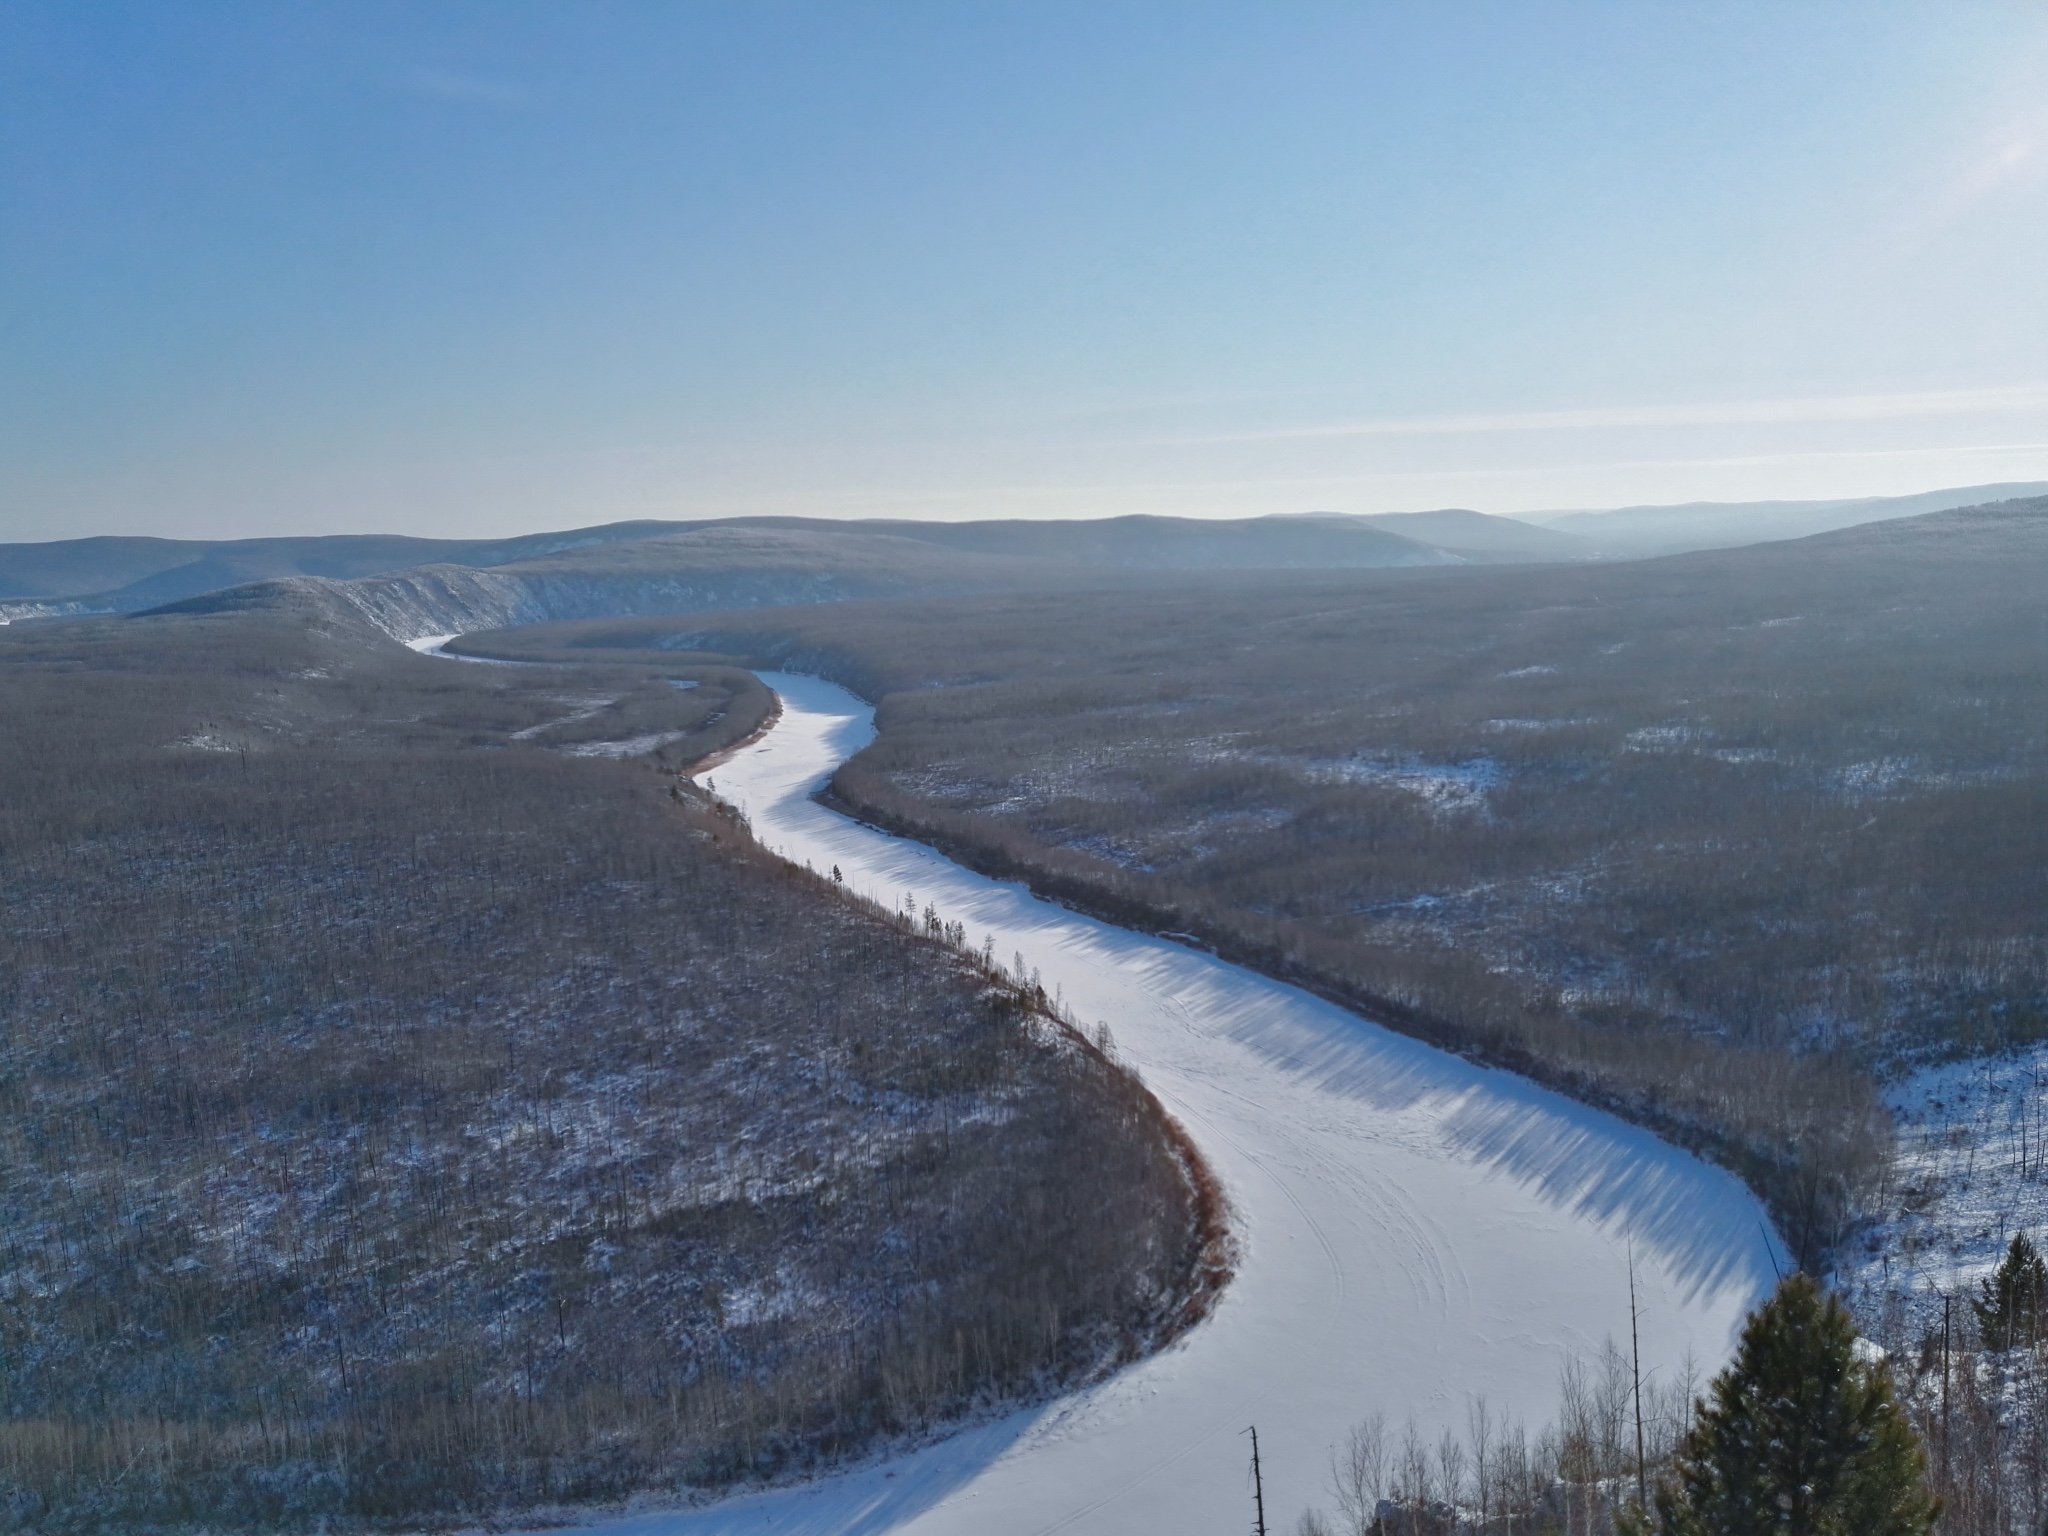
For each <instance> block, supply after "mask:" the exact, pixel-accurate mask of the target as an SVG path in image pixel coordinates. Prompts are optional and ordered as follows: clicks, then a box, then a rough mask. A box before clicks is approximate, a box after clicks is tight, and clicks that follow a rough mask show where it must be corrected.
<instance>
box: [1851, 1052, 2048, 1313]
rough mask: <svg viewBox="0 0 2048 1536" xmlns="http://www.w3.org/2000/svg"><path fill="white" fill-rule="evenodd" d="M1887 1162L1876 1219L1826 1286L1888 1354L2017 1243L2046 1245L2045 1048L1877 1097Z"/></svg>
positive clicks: (1923, 1073) (1920, 1078) (1964, 1067)
mask: <svg viewBox="0 0 2048 1536" xmlns="http://www.w3.org/2000/svg"><path fill="white" fill-rule="evenodd" d="M1885 1099H1886V1102H1887V1104H1888V1105H1889V1106H1890V1108H1891V1111H1892V1119H1893V1123H1894V1125H1895V1126H1896V1128H1897V1132H1898V1155H1897V1157H1896V1159H1895V1160H1894V1162H1893V1165H1892V1173H1891V1179H1890V1183H1889V1185H1888V1186H1887V1188H1886V1191H1885V1196H1884V1200H1883V1210H1882V1219H1881V1220H1879V1221H1878V1222H1876V1223H1875V1224H1873V1226H1872V1227H1871V1228H1870V1230H1869V1231H1867V1232H1866V1233H1865V1234H1864V1241H1863V1243H1862V1245H1861V1246H1860V1248H1859V1249H1858V1250H1856V1251H1854V1252H1852V1253H1850V1254H1847V1255H1845V1256H1844V1258H1843V1260H1842V1264H1841V1272H1840V1273H1839V1274H1838V1275H1837V1276H1836V1280H1837V1283H1838V1284H1839V1286H1840V1288H1841V1289H1842V1290H1843V1291H1844V1292H1845V1293H1846V1294H1847V1295H1848V1296H1849V1297H1850V1298H1851V1301H1852V1304H1853V1305H1854V1306H1855V1308H1856V1310H1857V1313H1858V1316H1859V1319H1860V1320H1861V1321H1862V1322H1863V1324H1864V1325H1865V1327H1867V1328H1870V1329H1872V1330H1874V1331H1875V1332H1876V1333H1877V1334H1878V1335H1879V1337H1881V1338H1883V1339H1885V1341H1886V1342H1887V1343H1888V1344H1890V1345H1891V1346H1892V1347H1894V1348H1897V1347H1901V1346H1905V1345H1910V1344H1912V1343H1914V1342H1916V1341H1917V1339H1918V1337H1919V1335H1920V1334H1921V1333H1922V1332H1923V1331H1924V1330H1926V1329H1929V1328H1933V1329H1936V1330H1938V1329H1939V1328H1940V1326H1941V1300H1942V1297H1944V1296H1947V1297H1950V1298H1952V1299H1959V1298H1963V1297H1968V1296H1974V1295H1975V1294H1976V1293H1977V1287H1978V1286H1979V1284H1981V1283H1982V1282H1983V1281H1984V1280H1986V1279H1988V1278H1989V1277H1990V1275H1991V1273H1992V1271H1993V1270H1995V1269H1997V1268H1998V1261H1999V1260H2000V1259H2001V1258H2003V1257H2004V1256H2005V1248H2006V1244H2007V1243H2009V1242H2010V1241H2011V1240H2012V1235H2013V1233H2014V1232H2015V1231H2023V1232H2025V1233H2026V1234H2027V1235H2028V1236H2029V1237H2030V1238H2032V1239H2033V1240H2034V1242H2035V1243H2036V1244H2042V1245H2048V1045H2034V1046H2030V1047H2027V1048H2025V1049H2021V1050H2014V1051H2008V1052H2006V1053H2005V1054H2004V1055H2000V1056H1993V1057H1983V1058H1977V1059H1974V1060H1968V1061H1951V1062H1941V1063H1938V1064H1935V1065H1932V1066H1927V1067H1923V1068H1921V1069H1920V1070H1919V1071H1917V1072H1914V1073H1911V1074H1910V1075H1908V1076H1907V1077H1906V1078H1904V1079H1903V1080H1902V1081H1900V1082H1898V1083H1896V1084H1894V1085H1893V1086H1892V1088H1891V1090H1890V1091H1889V1092H1888V1093H1887V1094H1886V1095H1885Z"/></svg>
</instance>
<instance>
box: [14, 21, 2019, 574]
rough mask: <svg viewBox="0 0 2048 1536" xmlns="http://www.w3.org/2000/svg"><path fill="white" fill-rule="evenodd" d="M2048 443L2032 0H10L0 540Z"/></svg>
mask: <svg viewBox="0 0 2048 1536" xmlns="http://www.w3.org/2000/svg"><path fill="white" fill-rule="evenodd" d="M2018 478H2048V6H2044V5H2043V4H2041V3H2039V0H2026V3H2017V0H2015V3H1990V0H1940V3H1929V4H1918V5H1915V4H1885V3H1881V0H1853V3H1841V4H1831V3H1824V0H1800V3H1796V4H1786V3H1782V0H1770V3H1743V0H1712V3H1704V0H1703V3H1679V0H1644V3H1638V4H1546V3H1540V0H1503V3H1498V4H1458V3H1445V0H1429V3H1422V0H1416V3H1413V4H1407V5H1374V4H1291V3H1286V0H1244V3H1240V4H1231V5H1206V4H1198V3H1173V4H1158V5H1145V4H1121V3H1116V0H1083V3H1073V4H1068V3H1060V0H1031V3H1026V4H1017V5H1000V4H971V5H970V4H964V3H963V4H957V5H941V4H919V3H897V4H856V3H837V4H824V3H820V4H815V5H791V4H776V3H746V4H737V3H735V4H716V3H698V4H685V3H682V0H675V3H669V4H660V5H632V4H605V5H595V4H588V5H578V4H557V5H521V4H509V3H488V4H459V3H446V0H437V3H433V4H390V5H385V4H368V3H365V4H345V5H321V4H310V5H276V4H269V3H265V4H204V3H192V0H180V3H177V4H162V3H157V0H150V3H142V4H119V3H111V0H93V3H89V4H88V3H82V0H68V3H33V0H31V3H23V0H0V538H54V537H64V536H71V535H77V534H84V533H101V532H138V533H140V532H146V533H170V534H189V535H204V536H225V535H232V534H243V533H271V532H320V531H335V530H342V529H372V528H374V529H387V530H393V531H412V532H435V533H483V532H494V531H513V530H520V529H529V528H537V527H546V526H562V525H567V524H571V523H580V522H592V521H598V520H604V519H611V518H619V517H643V516H703V515H718V514H724V513H730V512H743V511H747V512H752V511H764V512H765V511H788V512H812V513H820V514H827V515H855V514H871V513H886V514H891V515H910V516H926V517H965V516H990V515H1093V514H1106V513H1116V512H1126V511H1157V512H1176V511H1177V512H1186V513H1191V514H1197V515H1221V514H1226V513H1227V514H1246V513H1259V512H1283V511H1299V510H1304V509H1308V508H1316V507H1326V508H1339V509H1345V510H1355V511H1375V510H1392V509H1401V508H1415V507H1425V506H1432V505H1446V504H1457V505H1467V506H1477V507H1480V508H1482V509H1484V510H1490V511H1514V510H1518V509H1532V508H1543V507H1570V506H1599V505H1614V504H1620V503H1623V502H1629V501H1641V500H1685V499H1691V498H1695V497H1752V496H1772V495H1790V496H1827V495H1850V494H1868V493H1878V492H1886V491H1906V490H1918V489H1925V488H1929V487H1933V486H1938V485H1946V484H1965V483H1975V482H1979V481H1990V480H2000V479H2018Z"/></svg>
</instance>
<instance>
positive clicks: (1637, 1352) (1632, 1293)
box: [1628, 1234, 1650, 1509]
mask: <svg viewBox="0 0 2048 1536" xmlns="http://www.w3.org/2000/svg"><path fill="white" fill-rule="evenodd" d="M1628 1350H1629V1357H1630V1360H1631V1362H1632V1364H1633V1365H1634V1367H1635V1378H1636V1503H1637V1505H1638V1506H1639V1507H1640V1508H1643V1509H1648V1508H1649V1507H1650V1480H1649V1477H1648V1474H1647V1472H1646V1470H1645V1468H1644V1465H1643V1340H1642V1335H1641V1334H1640V1333H1639V1332H1638V1331H1637V1329H1636V1240H1635V1237H1634V1235H1633V1234H1631V1235H1630V1237H1629V1240H1628Z"/></svg>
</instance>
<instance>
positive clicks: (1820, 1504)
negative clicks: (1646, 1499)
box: [1656, 1275, 1939, 1536]
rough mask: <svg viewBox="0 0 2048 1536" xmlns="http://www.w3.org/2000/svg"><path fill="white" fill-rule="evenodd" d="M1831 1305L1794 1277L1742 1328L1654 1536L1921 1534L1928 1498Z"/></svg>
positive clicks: (1892, 1409)
mask: <svg viewBox="0 0 2048 1536" xmlns="http://www.w3.org/2000/svg"><path fill="white" fill-rule="evenodd" d="M1855 1344H1856V1329H1855V1326H1854V1324H1852V1323H1851V1322H1850V1321H1849V1314H1848V1313H1847V1312H1846V1311H1844V1310H1843V1308H1842V1305H1841V1303H1840V1302H1838V1301H1836V1300H1835V1299H1834V1298H1833V1297H1832V1296H1827V1295H1824V1294H1823V1293H1822V1291H1821V1288H1820V1287H1819V1286H1818V1285H1816V1284H1815V1283H1814V1282H1813V1281H1812V1280H1810V1279H1808V1278H1807V1277H1806V1276H1804V1275H1794V1276H1792V1278H1791V1279H1789V1280H1787V1281H1785V1283H1784V1284H1783V1285H1781V1286H1779V1287H1778V1293H1777V1295H1775V1296H1773V1297H1772V1298H1771V1300H1770V1301H1769V1302H1767V1303H1766V1304H1765V1305H1764V1306H1763V1307H1761V1308H1759V1309H1758V1310H1757V1311H1756V1312H1755V1313H1754V1314H1753V1315H1752V1316H1751V1317H1750V1319H1749V1323H1748V1325H1747V1326H1746V1327H1745V1328H1744V1329H1743V1331H1742V1347H1741V1349H1740V1350H1739V1351H1738V1352H1737V1354H1736V1357H1735V1361H1734V1363H1733V1364H1732V1365H1730V1366H1729V1367H1728V1369H1727V1370H1725V1371H1723V1372H1722V1373H1721V1374H1720V1375H1719V1376H1717V1377H1716V1378H1715V1379H1714V1383H1713V1386H1712V1388H1711V1398H1712V1401H1711V1402H1703V1403H1701V1404H1700V1410H1699V1417H1698V1420H1697V1423H1696V1426H1695V1427H1694V1429H1693V1431H1692V1433H1691V1434H1690V1435H1688V1436H1687V1437H1686V1440H1685V1442H1684V1444H1683V1445H1681V1446H1680V1448H1679V1455H1678V1460H1677V1465H1676V1467H1675V1470H1674V1475H1673V1477H1672V1478H1671V1479H1670V1480H1669V1481H1668V1482H1666V1483H1665V1484H1664V1486H1662V1487H1661V1488H1659V1489H1658V1490H1657V1493H1656V1529H1657V1530H1659V1531H1660V1532H1662V1533H1663V1536H1925V1533H1927V1532H1928V1531H1930V1530H1931V1529H1932V1528H1933V1525H1934V1519H1935V1515H1936V1514H1937V1513H1938V1509H1939V1506H1938V1504H1937V1502H1936V1501H1935V1500H1934V1499H1933V1498H1932V1497H1931V1496H1930V1495H1929V1494H1928V1493H1927V1491H1926V1488H1925V1486H1924V1480H1925V1473H1926V1457H1925V1455H1924V1454H1923V1453H1922V1451H1921V1449H1920V1442H1919V1440H1918V1439H1917V1438H1916V1437H1915V1436H1914V1434H1913V1429H1912V1426H1911V1425H1910V1424H1908V1423H1907V1421H1906V1416H1905V1414H1904V1412H1903V1411H1902V1410H1901V1409H1900V1407H1899V1405H1898V1403H1897V1401H1896V1400H1895V1399H1894V1398H1893V1397H1892V1386H1891V1377H1890V1374H1889V1373H1888V1372H1887V1371H1886V1370H1885V1368H1884V1367H1883V1366H1882V1365H1881V1364H1873V1363H1870V1362H1868V1361H1864V1360H1860V1359H1858V1358H1857V1356H1856V1351H1855Z"/></svg>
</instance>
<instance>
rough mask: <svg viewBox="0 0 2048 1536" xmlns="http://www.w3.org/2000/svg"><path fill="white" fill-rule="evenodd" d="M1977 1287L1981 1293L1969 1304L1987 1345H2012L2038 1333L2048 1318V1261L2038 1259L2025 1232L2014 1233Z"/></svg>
mask: <svg viewBox="0 0 2048 1536" xmlns="http://www.w3.org/2000/svg"><path fill="white" fill-rule="evenodd" d="M1979 1289H1980V1291H1981V1292H1982V1295H1981V1296H1978V1297H1973V1298H1971V1301H1970V1305H1971V1307H1972V1308H1974V1309H1975V1311H1976V1313H1977V1327H1978V1329H1979V1330H1980V1331H1981V1332H1982V1333H1983V1335H1984V1347H1985V1348H1986V1349H2011V1348H2013V1347H2014V1346H2016V1345H2020V1344H2031V1343H2033V1342H2034V1341H2035V1340H2036V1339H2038V1338H2040V1337H2041V1332H2042V1324H2043V1323H2044V1322H2048V1264H2044V1263H2042V1262H2041V1255H2040V1254H2038V1253H2036V1252H2035V1251H2034V1245H2033V1244H2032V1243H2031V1242H2029V1241H2028V1240H2027V1234H2026V1233H2024V1232H2015V1233H2013V1235H2012V1246H2011V1247H2009V1248H2007V1249H2006V1250H2005V1257H2004V1258H2003V1259H2002V1260H2000V1261H1999V1265H1998V1272H1997V1273H1996V1274H1994V1275H1993V1276H1992V1277H1991V1278H1990V1279H1989V1280H1986V1281H1984V1282H1983V1283H1982V1285H1981V1286H1980V1287H1979Z"/></svg>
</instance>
